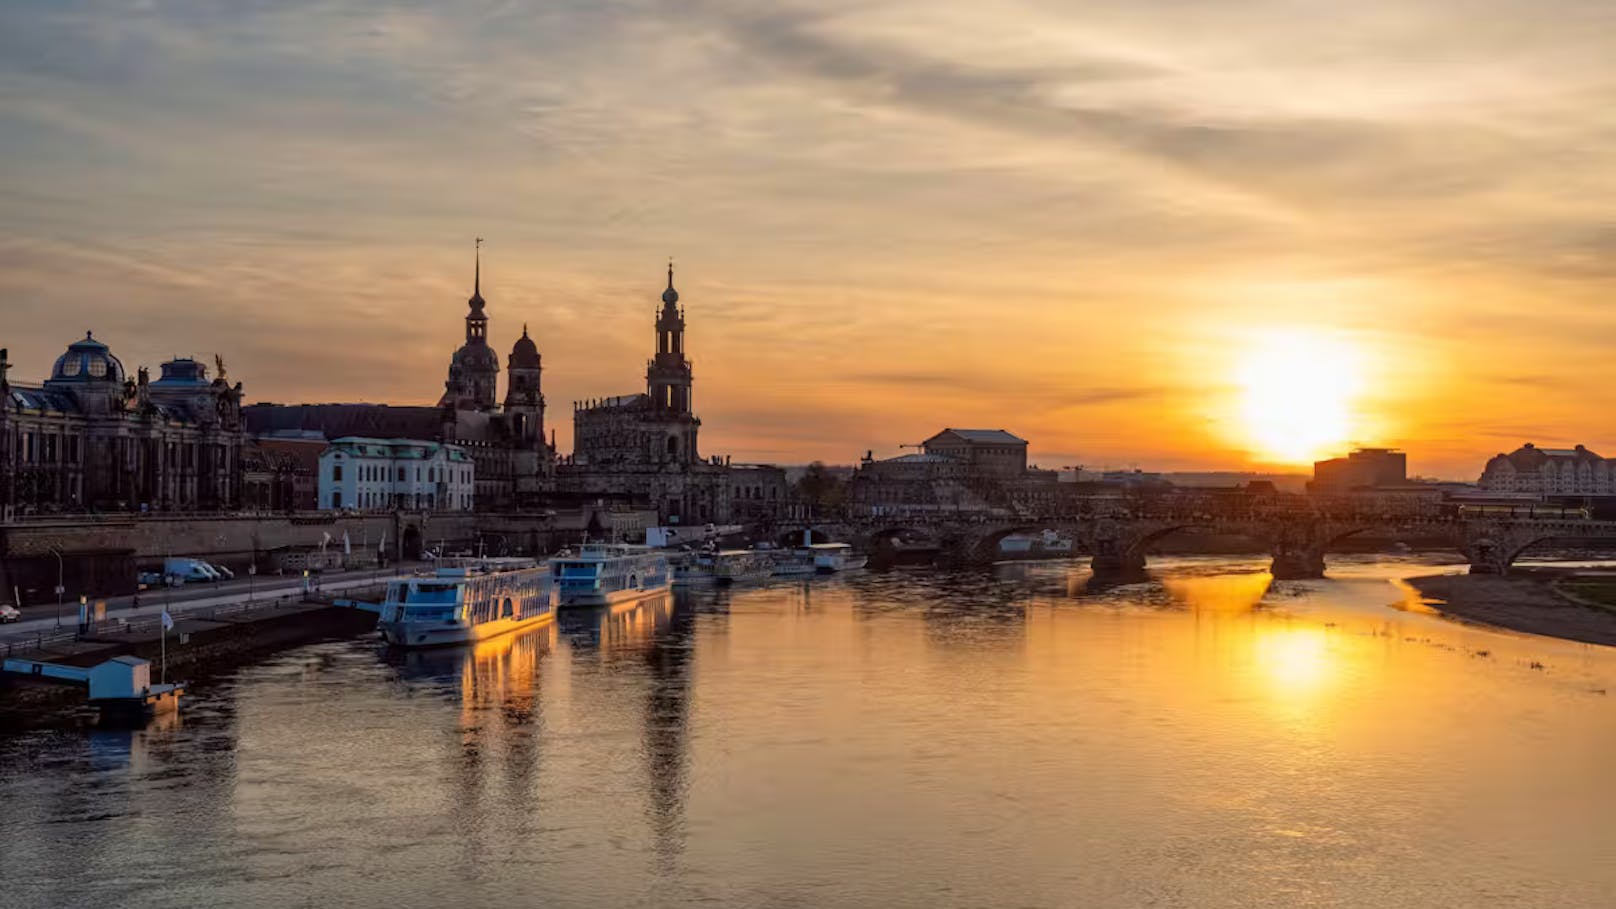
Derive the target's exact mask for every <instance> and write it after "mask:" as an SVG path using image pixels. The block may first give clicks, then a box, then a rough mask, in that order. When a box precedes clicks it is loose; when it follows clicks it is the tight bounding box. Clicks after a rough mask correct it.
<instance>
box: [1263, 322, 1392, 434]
mask: <svg viewBox="0 0 1616 909" xmlns="http://www.w3.org/2000/svg"><path fill="white" fill-rule="evenodd" d="M1237 370H1238V385H1239V388H1240V412H1241V418H1242V419H1241V422H1242V427H1243V429H1244V432H1245V433H1246V435H1247V438H1246V439H1244V441H1245V443H1246V444H1247V446H1248V447H1249V448H1250V449H1251V450H1252V451H1253V452H1254V453H1255V454H1257V455H1258V456H1259V457H1262V458H1264V459H1265V460H1267V461H1270V462H1272V463H1282V464H1304V463H1308V462H1311V461H1314V460H1317V459H1319V458H1321V457H1324V456H1327V455H1331V454H1336V453H1338V452H1339V450H1340V449H1341V448H1342V447H1343V446H1344V445H1346V444H1347V443H1348V442H1349V441H1350V440H1351V439H1352V438H1353V435H1354V429H1355V426H1354V407H1355V405H1356V403H1357V399H1358V397H1359V395H1360V394H1361V392H1362V390H1363V374H1362V373H1363V368H1362V357H1361V356H1360V354H1359V352H1358V351H1357V349H1356V348H1355V347H1354V346H1353V345H1352V344H1351V343H1350V342H1349V341H1348V340H1347V339H1346V338H1344V337H1340V336H1336V335H1329V334H1324V333H1320V332H1316V331H1309V330H1301V329H1294V330H1287V331H1276V332H1272V333H1268V334H1265V335H1263V336H1261V337H1259V338H1256V339H1254V341H1253V343H1252V345H1251V347H1250V348H1249V349H1248V350H1247V351H1246V352H1245V353H1244V354H1243V355H1242V356H1241V358H1240V360H1239V362H1238V365H1237Z"/></svg>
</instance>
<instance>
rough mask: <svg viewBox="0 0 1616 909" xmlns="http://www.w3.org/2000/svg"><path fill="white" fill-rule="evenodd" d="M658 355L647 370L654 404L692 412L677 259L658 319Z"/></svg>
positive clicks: (669, 265) (647, 378)
mask: <svg viewBox="0 0 1616 909" xmlns="http://www.w3.org/2000/svg"><path fill="white" fill-rule="evenodd" d="M656 332H657V347H656V356H655V357H653V358H652V359H651V364H650V368H649V369H648V370H647V371H646V377H645V378H646V386H647V387H646V391H647V392H648V393H649V394H650V396H651V403H652V405H653V406H655V407H657V408H659V409H662V410H671V411H674V412H675V413H682V414H688V413H690V412H691V406H692V402H691V394H690V391H691V389H690V386H691V370H690V361H689V360H686V359H685V314H684V313H683V312H682V311H680V309H679V292H678V291H677V290H674V289H673V260H672V259H669V260H668V287H667V289H666V290H664V291H663V292H662V312H661V313H659V314H658V315H657V320H656Z"/></svg>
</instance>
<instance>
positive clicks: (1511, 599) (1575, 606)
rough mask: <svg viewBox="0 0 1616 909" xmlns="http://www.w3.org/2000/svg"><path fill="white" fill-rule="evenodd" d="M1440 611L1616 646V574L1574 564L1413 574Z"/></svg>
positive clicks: (1418, 587)
mask: <svg viewBox="0 0 1616 909" xmlns="http://www.w3.org/2000/svg"><path fill="white" fill-rule="evenodd" d="M1408 583H1409V585H1410V586H1412V587H1413V588H1414V589H1415V590H1417V591H1419V592H1420V595H1421V596H1423V597H1425V598H1426V599H1428V600H1430V601H1432V603H1431V604H1432V605H1433V606H1434V607H1436V608H1437V609H1440V610H1441V611H1442V612H1445V613H1447V614H1449V615H1453V616H1457V617H1459V618H1462V619H1468V620H1471V621H1475V622H1482V623H1485V624H1488V625H1497V626H1499V627H1500V628H1508V629H1511V630H1514V631H1524V632H1528V633H1530V634H1542V635H1548V636H1550V637H1557V638H1565V639H1567V640H1572V641H1582V642H1585V643H1589V644H1605V645H1609V646H1616V577H1605V576H1600V575H1578V574H1577V573H1576V572H1575V570H1574V569H1552V568H1544V569H1525V570H1520V571H1517V572H1516V573H1514V574H1510V575H1506V576H1503V577H1499V576H1496V575H1476V574H1450V575H1429V576H1426V577H1418V578H1409V579H1408Z"/></svg>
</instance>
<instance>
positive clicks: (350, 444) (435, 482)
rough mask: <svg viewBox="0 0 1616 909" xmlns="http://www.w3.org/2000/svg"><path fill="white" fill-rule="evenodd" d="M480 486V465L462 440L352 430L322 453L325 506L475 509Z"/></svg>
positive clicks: (321, 500)
mask: <svg viewBox="0 0 1616 909" xmlns="http://www.w3.org/2000/svg"><path fill="white" fill-rule="evenodd" d="M476 488H477V487H476V465H475V463H474V462H473V460H472V458H471V455H470V454H468V453H467V452H466V450H465V449H463V448H460V447H459V446H456V445H445V444H443V443H440V442H422V441H419V440H416V439H366V438H361V437H356V436H349V437H345V438H341V439H337V440H335V441H333V442H332V443H331V444H330V446H329V447H327V448H326V450H325V451H324V452H322V453H321V454H320V480H319V494H318V496H319V498H318V500H319V503H320V508H321V509H322V510H337V509H350V510H355V511H384V510H386V511H392V510H407V511H423V510H424V511H471V510H473V508H474V507H475V505H476V496H475V490H476Z"/></svg>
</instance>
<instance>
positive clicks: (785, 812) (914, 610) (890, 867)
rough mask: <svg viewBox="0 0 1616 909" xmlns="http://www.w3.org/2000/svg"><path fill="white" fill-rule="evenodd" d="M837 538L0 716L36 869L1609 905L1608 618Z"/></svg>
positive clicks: (1248, 570)
mask: <svg viewBox="0 0 1616 909" xmlns="http://www.w3.org/2000/svg"><path fill="white" fill-rule="evenodd" d="M1263 567H1264V565H1263V563H1262V562H1259V561H1256V560H1244V559H1231V558H1184V559H1170V560H1158V561H1157V563H1156V564H1155V565H1153V575H1152V577H1151V579H1150V580H1148V581H1146V582H1144V583H1139V584H1130V585H1123V586H1116V587H1104V586H1101V585H1096V584H1094V583H1093V582H1092V581H1091V579H1090V578H1089V575H1088V572H1087V571H1086V569H1083V568H1081V567H1079V566H1077V565H1075V564H1066V563H1045V564H1021V565H1006V566H999V567H998V568H997V569H995V570H994V571H993V572H992V573H937V572H933V571H930V570H898V571H893V572H885V573H883V572H863V573H859V574H857V575H850V576H845V577H838V578H833V579H812V580H809V581H789V582H788V581H784V580H782V581H780V582H776V583H772V584H768V585H761V586H757V587H753V588H741V589H736V590H732V591H731V590H719V591H694V592H686V591H680V592H678V594H677V596H676V597H674V598H670V599H664V600H657V601H651V602H647V603H645V604H641V605H639V606H635V607H631V608H621V609H618V610H616V611H614V612H612V613H604V614H603V613H593V614H584V615H578V616H574V615H568V616H565V617H563V619H562V620H561V621H560V622H559V623H558V624H557V625H556V626H553V627H550V628H545V629H542V630H539V631H537V632H534V633H529V634H524V635H517V636H511V637H508V638H506V639H503V640H495V641H491V642H486V643H484V644H483V645H481V646H479V647H477V648H476V649H475V650H469V651H443V652H435V653H420V654H409V655H396V654H390V653H387V652H386V651H383V650H382V649H381V648H379V646H378V645H377V644H376V642H375V641H374V640H351V641H341V642H332V643H323V644H316V645H310V646H305V647H301V648H298V649H295V650H290V651H286V652H284V653H282V654H279V655H277V656H274V657H272V658H269V659H267V660H265V661H263V662H261V663H258V664H255V665H252V666H250V667H246V668H243V669H241V670H239V671H237V672H235V673H233V674H230V675H228V676H225V677H222V678H217V679H212V680H208V681H207V682H206V683H204V684H201V685H198V686H196V687H195V688H194V690H193V693H192V696H191V697H189V698H188V700H187V702H186V704H185V708H184V713H183V715H182V716H180V717H177V718H174V719H171V720H170V721H168V722H166V723H162V724H160V725H156V726H153V727H151V728H148V729H145V730H142V731H138V732H126V733H115V732H89V733H77V732H40V733H31V734H27V735H23V736H18V737H13V738H10V739H6V740H3V741H0V812H3V815H4V818H3V819H4V826H3V828H0V829H3V833H0V871H3V873H0V880H3V882H4V885H3V889H4V897H3V899H0V902H3V903H4V904H5V905H6V906H8V907H12V909H18V907H34V906H41V907H43V906H134V907H155V906H173V907H196V906H236V907H272V906H273V907H282V906H309V907H335V906H354V907H372V906H374V907H389V909H397V907H413V906H430V907H441V906H477V905H486V906H499V905H512V906H529V905H534V906H537V905H544V906H562V907H565V906H611V907H629V906H694V905H720V906H757V907H843V906H847V907H852V906H859V907H863V906H871V907H906V906H915V907H939V906H942V907H954V906H958V907H967V906H1017V907H1036V906H1072V907H1119V909H1120V907H1129V909H1131V907H1142V906H1158V907H1180V906H1182V907H1240V909H1251V907H1266V906H1274V907H1297V906H1302V907H1307V906H1354V907H1359V906H1361V907H1376V909H1386V907H1422V909H1423V907H1449V906H1451V907H1477V906H1509V907H1516V906H1523V907H1527V906H1529V907H1537V906H1541V907H1554V909H1567V907H1583V906H1586V907H1609V906H1613V905H1616V772H1613V768H1616V649H1611V648H1599V647H1595V646H1590V645H1580V644H1574V643H1569V642H1564V641H1557V640H1551V639H1547V638H1539V637H1529V636H1524V635H1517V634H1511V633H1505V632H1498V631H1492V630H1489V629H1485V628H1479V627H1474V626H1466V625H1462V624H1459V623H1457V622H1454V621H1450V620H1448V619H1445V618H1443V617H1441V616H1439V615H1435V614H1433V613H1431V612H1430V611H1429V610H1427V609H1424V608H1422V607H1420V606H1419V605H1418V604H1417V603H1413V602H1407V601H1405V594H1404V593H1403V592H1402V590H1401V589H1400V588H1399V587H1398V586H1397V585H1396V584H1395V583H1394V580H1393V579H1395V578H1396V577H1399V576H1406V575H1408V574H1411V573H1417V572H1422V571H1429V570H1430V569H1429V568H1428V567H1422V566H1420V565H1418V564H1416V563H1415V562H1414V561H1413V560H1407V559H1405V560H1396V561H1385V560H1381V561H1372V560H1369V559H1358V560H1352V559H1345V560H1337V562H1336V563H1334V564H1333V565H1332V573H1333V577H1332V578H1331V579H1329V580H1324V581H1308V582H1276V583H1271V582H1270V580H1269V578H1268V576H1267V575H1266V574H1265V573H1264V572H1263V571H1262V568H1263Z"/></svg>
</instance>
